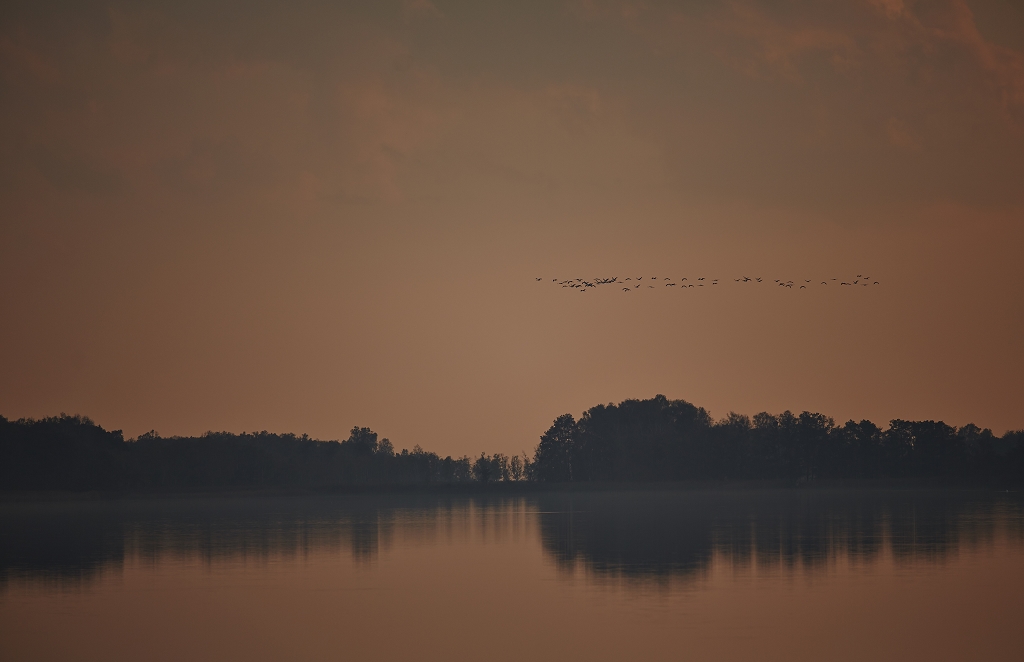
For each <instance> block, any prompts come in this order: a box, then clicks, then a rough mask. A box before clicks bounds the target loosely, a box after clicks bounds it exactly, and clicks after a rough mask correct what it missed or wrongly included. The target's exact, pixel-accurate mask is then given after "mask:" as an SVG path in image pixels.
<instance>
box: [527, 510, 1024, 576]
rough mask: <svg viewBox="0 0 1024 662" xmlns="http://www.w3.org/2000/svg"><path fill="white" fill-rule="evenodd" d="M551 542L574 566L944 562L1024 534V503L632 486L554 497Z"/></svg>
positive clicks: (626, 571)
mask: <svg viewBox="0 0 1024 662" xmlns="http://www.w3.org/2000/svg"><path fill="white" fill-rule="evenodd" d="M537 506H538V519H539V529H540V535H541V541H542V544H543V546H544V549H545V550H546V551H547V552H548V553H549V554H550V555H551V556H552V557H553V558H554V559H555V561H556V563H557V564H558V565H559V567H560V568H561V569H563V570H565V571H573V570H575V569H576V568H577V567H579V566H580V565H582V566H583V568H584V569H585V570H587V571H589V572H591V573H593V574H595V575H597V576H605V577H621V578H626V579H642V578H659V577H667V576H692V575H697V574H700V573H701V572H702V571H703V570H704V569H706V568H707V567H708V566H709V565H710V563H711V561H712V559H713V558H724V559H727V560H728V561H729V562H731V563H732V564H733V565H734V566H749V565H752V564H756V565H757V566H758V567H767V568H784V569H789V570H793V569H795V568H800V569H801V570H803V571H813V570H814V569H816V568H820V567H824V566H826V565H827V564H829V563H832V562H835V561H837V560H839V559H845V560H848V561H850V562H852V563H864V564H867V563H872V562H874V561H875V560H877V559H878V557H879V556H880V555H882V554H883V553H890V554H891V555H892V557H893V559H894V560H895V561H896V562H909V561H931V562H938V561H942V560H943V559H944V558H946V557H947V556H950V555H955V554H956V553H957V552H958V551H959V550H960V549H961V548H962V547H963V546H965V545H966V546H971V547H976V546H984V545H989V544H991V543H992V542H993V540H994V539H995V537H996V536H997V535H1007V536H1009V537H1011V538H1012V539H1014V540H1016V541H1017V542H1018V543H1019V542H1020V541H1021V538H1022V531H1024V527H1022V521H1024V520H1022V508H1021V501H1020V500H1019V499H1017V498H1016V497H1015V496H1014V497H1011V496H1010V495H999V494H983V493H977V492H966V493H965V492H959V493H958V492H940V491H935V492H922V491H913V492H911V491H892V492H881V491H861V492H842V491H822V492H813V491H765V492H724V491H723V492H713V491H709V492H679V491H676V492H660V493H652V492H632V493H628V492H627V493H590V494H577V495H561V496H551V497H542V498H540V499H539V500H538V502H537Z"/></svg>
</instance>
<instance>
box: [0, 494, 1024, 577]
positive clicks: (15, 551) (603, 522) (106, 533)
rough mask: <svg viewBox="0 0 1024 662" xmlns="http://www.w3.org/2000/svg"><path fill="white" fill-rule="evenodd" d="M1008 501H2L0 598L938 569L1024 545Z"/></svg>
mask: <svg viewBox="0 0 1024 662" xmlns="http://www.w3.org/2000/svg"><path fill="white" fill-rule="evenodd" d="M1022 531H1024V527H1022V508H1021V501H1020V500H1019V499H1018V498H1017V497H1015V496H1013V495H1001V494H988V493H982V492H959V493H958V492H922V491H892V492H884V491H850V492H843V491H838V490H831V491H809V490H774V491H763V492H757V491H678V490H677V491H617V492H616V491H595V492H572V493H549V494H539V495H530V496H525V497H480V496H474V497H468V496H467V497H463V496H450V497H440V496H437V495H433V496H430V495H420V496H413V495H364V496H347V497H287V498H286V497H280V498H270V497H268V498H248V499H241V498H238V499H233V498H209V499H168V500H141V501H114V502H88V501H85V502H64V503H24V504H17V503H8V504H3V505H0V590H3V587H4V586H5V585H6V584H7V583H8V582H10V581H12V580H14V581H30V582H42V583H52V584H55V585H59V586H69V585H70V586H74V585H79V584H82V583H83V582H89V581H90V580H92V579H94V578H96V577H98V576H100V575H102V574H103V573H104V572H109V571H115V572H116V571H118V570H119V569H120V568H122V567H123V566H124V564H125V562H126V559H137V560H139V561H141V562H143V563H152V564H156V563H158V562H160V561H161V560H164V559H168V558H177V559H199V560H201V561H203V562H205V563H208V564H215V563H219V562H223V561H239V560H242V561H252V562H257V563H259V562H266V561H267V560H269V559H271V558H285V559H287V558H295V557H301V556H303V555H307V554H309V553H311V552H314V551H317V552H320V551H325V552H337V553H341V554H344V553H348V554H350V555H351V557H352V559H353V561H354V562H356V563H361V564H366V563H373V562H374V561H375V560H376V559H377V557H378V555H379V554H380V553H381V552H382V551H383V550H387V549H388V548H389V547H390V546H391V545H392V541H393V539H394V538H396V537H400V538H401V539H402V540H403V541H404V543H405V544H409V545H412V546H428V545H437V544H444V543H447V542H451V541H452V540H458V539H463V540H472V541H475V542H478V543H482V544H491V543H501V542H503V541H504V540H507V539H508V538H509V537H518V536H529V537H531V538H534V539H536V538H538V537H539V540H540V545H541V546H542V548H543V550H544V552H545V553H546V554H547V555H548V556H549V557H550V558H552V559H553V560H554V562H555V563H556V565H557V566H558V567H559V568H560V569H561V570H563V571H574V570H575V569H578V568H581V569H583V570H585V571H586V572H588V573H591V574H592V575H593V576H596V577H606V578H624V579H627V580H633V579H638V580H643V579H652V578H653V579H667V578H671V577H681V578H686V577H696V576H699V574H700V572H701V571H702V570H704V569H706V568H707V567H708V566H709V564H710V563H711V561H712V559H714V558H719V559H726V560H727V561H728V562H729V563H731V564H733V565H735V566H750V565H751V564H756V567H758V568H782V569H787V568H788V569H793V570H801V571H813V569H815V568H821V567H826V566H827V564H829V563H831V562H833V561H834V560H836V559H841V558H845V559H849V560H850V561H851V562H856V563H872V562H874V561H875V560H876V559H878V558H879V557H880V556H882V555H883V554H887V553H888V554H891V555H892V557H893V559H894V560H895V561H896V562H901V561H917V560H927V561H941V560H942V559H943V558H945V557H946V556H948V555H950V554H956V553H957V551H958V550H959V549H960V548H961V547H962V546H964V545H967V546H984V545H988V544H991V543H992V541H993V540H994V538H995V536H997V535H999V534H1000V532H1002V533H1003V534H1006V535H1010V536H1013V537H1015V538H1017V539H1020V538H1022V537H1024V534H1022Z"/></svg>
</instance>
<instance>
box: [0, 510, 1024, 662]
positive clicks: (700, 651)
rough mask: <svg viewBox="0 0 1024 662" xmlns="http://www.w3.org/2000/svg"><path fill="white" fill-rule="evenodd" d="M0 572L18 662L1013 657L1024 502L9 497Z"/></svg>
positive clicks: (8, 641) (5, 643)
mask: <svg viewBox="0 0 1024 662" xmlns="http://www.w3.org/2000/svg"><path fill="white" fill-rule="evenodd" d="M0 577H2V579H0V623H2V624H3V625H2V628H3V632H2V633H0V634H2V636H0V641H2V643H0V653H2V656H3V657H4V658H5V659H21V660H33V659H53V658H54V657H61V656H64V657H66V658H68V657H74V658H76V659H108V660H109V659H140V658H142V657H146V658H148V659H183V658H184V657H189V658H191V659H250V660H251V659H282V657H289V656H290V657H293V658H295V659H336V658H337V657H338V656H339V655H343V656H349V655H351V656H353V657H354V658H356V659H409V658H411V657H413V656H416V657H419V658H421V659H478V657H477V655H478V653H479V650H480V649H479V646H485V647H488V650H489V652H488V653H487V655H488V657H492V658H494V659H523V658H524V657H525V656H533V657H534V658H537V659H624V657H628V656H630V655H641V656H643V657H645V658H647V659H679V658H680V657H681V656H682V657H684V658H685V657H687V656H688V655H693V656H695V657H704V658H705V659H707V657H708V656H711V657H716V658H722V657H727V658H729V659H822V658H821V655H822V654H823V650H824V651H825V653H824V654H825V655H826V657H828V658H829V659H857V658H858V657H860V659H864V656H874V657H875V659H919V657H918V656H919V655H920V656H922V658H923V657H924V656H928V657H929V659H957V658H958V654H959V652H964V651H968V650H972V651H975V652H977V651H982V652H986V651H987V652H988V653H990V654H992V655H994V656H995V658H996V659H998V658H999V657H1000V655H1001V654H1002V653H1006V654H1009V653H1010V652H1011V651H1013V650H1019V644H1020V643H1021V642H1020V635H1019V634H1018V633H1017V630H1016V628H1015V627H1013V626H1011V623H1010V621H1013V622H1017V621H1019V616H1020V615H1021V608H1020V606H1019V602H1018V601H1017V600H1016V599H1015V598H1014V597H1013V596H1015V595H1019V594H1020V591H1021V589H1024V504H1022V501H1021V499H1020V498H1019V496H1017V495H1015V494H1009V493H1000V494H994V493H983V492H952V491H934V492H928V491H891V492H884V491H864V492H859V491H849V492H847V491H838V490H825V491H796V490H767V491H742V492H735V491H720V492H719V491H664V492H660V491H616V492H570V493H565V492H563V493H542V494H530V495H524V496H449V495H443V496H442V495H360V496H331V497H328V496H321V497H273V498H271V497H268V498H259V499H232V498H211V499H199V498H197V499H168V500H140V501H118V502H78V503H67V502H65V503H32V504H11V503H8V504H5V505H3V506H0ZM965 606H969V607H970V609H966V608H965ZM101 622H102V623H103V624H104V626H103V627H96V624H98V623H101ZM943 624H945V625H943ZM857 632H861V633H862V636H855V633H857ZM396 633H400V636H397V635H396ZM863 635H867V636H863ZM819 640H820V642H823V643H821V645H823V646H825V647H826V648H825V649H821V648H820V647H818V648H816V647H815V646H816V644H814V642H815V641H819ZM484 642H486V643H484ZM829 642H831V643H829ZM837 642H845V643H843V644H842V645H841V646H840V644H839V643H837ZM829 646H832V647H833V648H829ZM83 651H88V653H86V654H87V655H91V656H92V657H87V658H82V657H81V656H82V654H83V653H82V652H83ZM901 651H902V652H901Z"/></svg>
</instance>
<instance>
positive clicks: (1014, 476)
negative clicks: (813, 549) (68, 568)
mask: <svg viewBox="0 0 1024 662" xmlns="http://www.w3.org/2000/svg"><path fill="white" fill-rule="evenodd" d="M1022 476H1024V431H1010V432H1007V433H1005V434H1004V435H1002V436H998V437H997V436H996V435H994V434H993V433H992V431H991V430H988V429H981V428H979V427H977V426H976V425H973V424H970V425H965V426H963V427H960V428H956V427H953V426H950V425H947V424H945V423H943V422H941V421H940V422H936V421H904V420H899V419H896V420H892V421H890V422H889V425H888V427H887V428H885V429H882V428H881V427H879V426H877V425H875V424H874V423H872V422H871V421H867V420H862V421H859V422H857V421H852V420H851V421H847V422H846V423H844V424H837V423H836V422H835V421H834V420H833V419H832V418H829V417H827V416H825V415H823V414H818V413H811V412H806V411H805V412H803V413H801V414H793V413H792V412H789V411H786V412H783V413H781V414H778V415H775V414H769V413H766V412H762V413H759V414H756V415H755V416H753V417H748V416H744V415H740V414H735V413H730V414H729V415H727V416H726V417H724V418H722V419H720V420H717V421H716V420H714V419H713V418H712V417H711V415H710V414H709V413H708V412H707V410H705V409H703V408H701V407H697V406H695V405H693V404H690V403H689V402H686V401H683V400H669V399H668V398H666V397H665V396H662V395H659V396H656V397H654V398H651V399H648V400H625V401H623V402H621V403H619V404H607V405H598V406H596V407H592V408H591V409H589V410H587V411H586V412H584V414H583V415H582V416H581V417H580V418H579V419H578V420H577V419H575V418H574V417H573V416H572V415H571V414H564V415H562V416H559V417H558V418H556V419H555V420H554V422H553V423H552V425H551V427H550V428H548V430H547V431H546V432H545V433H544V434H543V435H541V437H540V442H539V443H538V444H537V446H536V448H535V450H534V453H533V456H532V457H529V456H527V455H526V454H525V453H524V454H523V455H522V456H513V457H509V456H506V455H504V454H502V453H495V454H493V455H487V454H485V453H481V454H480V456H479V457H476V458H469V457H461V458H453V457H451V456H447V457H441V456H439V455H438V454H436V453H431V452H428V451H424V450H423V449H422V448H420V447H419V446H415V447H414V448H413V450H412V451H409V450H407V449H404V450H402V451H399V452H396V451H395V450H394V448H393V446H392V444H391V442H390V441H389V440H388V439H386V438H384V439H381V438H379V437H378V435H377V433H376V432H373V431H372V430H370V429H369V428H365V427H354V428H353V429H352V431H351V433H350V434H349V437H348V438H347V439H345V440H329V441H322V440H317V439H312V438H310V437H308V436H306V435H301V436H296V435H294V434H276V433H270V432H266V431H264V432H254V433H241V434H235V433H229V432H208V433H206V434H204V435H201V436H198V437H162V436H160V435H159V434H157V433H156V432H149V433H146V434H143V435H140V436H139V437H137V438H135V439H127V440H126V439H125V438H124V436H123V434H122V433H121V431H120V430H113V431H107V430H104V429H103V428H102V427H100V426H99V425H96V424H95V423H94V422H93V421H91V420H89V419H88V418H85V417H82V416H68V415H65V414H62V415H60V416H55V417H50V418H43V419H39V420H33V419H20V420H16V421H11V420H8V419H6V418H4V417H2V416H0V491H28V490H62V491H67V490H70V491H89V490H106V491H110V490H113V491H118V490H138V491H170V490H208V489H268V488H299V489H314V490H317V489H332V488H343V487H346V486H360V485H381V486H387V485H395V486H397V485H430V484H458V483H473V482H477V483H489V482H518V481H537V482H546V483H566V482H602V483H615V482H672V481H690V480H701V481H708V480H711V481H725V480H728V481H745V480H769V481H776V482H781V483H785V484H799V483H805V482H810V481H816V480H835V479H895V480H900V479H920V478H924V479H934V480H938V481H940V482H941V481H946V482H962V481H965V480H966V481H978V480H981V481H993V480H995V481H1001V482H1013V483H1016V482H1019V481H1020V478H1021V477H1022Z"/></svg>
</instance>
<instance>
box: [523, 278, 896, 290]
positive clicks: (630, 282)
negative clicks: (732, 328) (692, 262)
mask: <svg viewBox="0 0 1024 662" xmlns="http://www.w3.org/2000/svg"><path fill="white" fill-rule="evenodd" d="M535 280H536V281H537V282H543V281H545V280H546V279H544V278H535ZM732 281H733V282H735V283H739V284H750V283H752V284H755V285H756V284H758V283H767V284H769V285H773V286H778V287H785V288H789V289H791V290H792V289H794V288H796V289H799V290H806V289H807V288H808V287H813V286H815V285H816V286H818V287H821V285H825V286H828V285H838V286H849V287H870V286H874V285H878V284H879V282H878V281H877V280H871V276H867V275H864V274H857V275H856V276H855V277H854V278H850V279H848V280H840V279H838V278H827V279H825V280H823V281H820V285H819V284H818V282H819V281H817V280H816V279H815V280H811V279H803V280H802V282H800V281H793V280H782V279H779V278H776V279H775V280H774V281H769V280H768V279H765V278H750V277H749V276H743V277H742V278H733V279H732ZM551 282H552V283H555V284H557V285H560V286H561V287H563V288H566V289H569V290H573V291H577V292H586V291H587V290H589V289H592V288H597V287H601V286H605V285H614V286H617V287H620V288H622V291H623V292H635V291H637V290H641V289H652V290H653V289H658V288H660V287H676V288H679V289H682V290H686V289H692V288H695V287H705V286H707V287H711V286H713V285H718V284H720V283H727V282H729V281H722V280H720V279H718V278H711V279H708V278H704V277H701V278H695V279H694V280H692V281H691V280H689V279H688V278H685V277H684V278H679V279H678V280H674V279H672V278H657V277H655V276H650V277H648V278H645V277H644V276H637V277H636V278H633V277H629V278H619V277H618V276H614V277H612V278H589V279H588V278H568V279H565V280H560V279H558V278H552V279H551Z"/></svg>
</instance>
